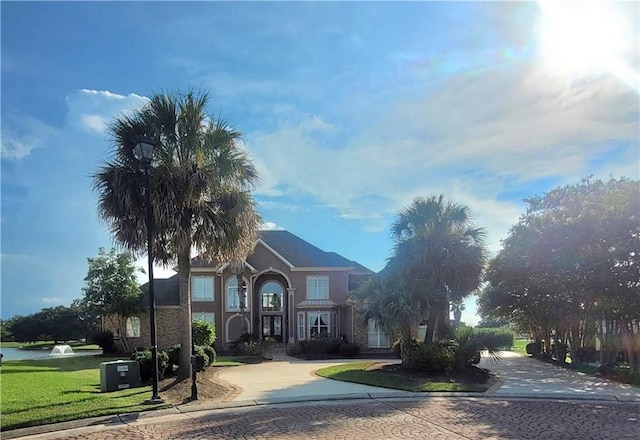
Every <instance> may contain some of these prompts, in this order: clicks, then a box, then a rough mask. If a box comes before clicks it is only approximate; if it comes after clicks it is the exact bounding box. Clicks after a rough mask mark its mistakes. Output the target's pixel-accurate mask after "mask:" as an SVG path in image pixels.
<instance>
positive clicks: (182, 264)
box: [178, 247, 191, 379]
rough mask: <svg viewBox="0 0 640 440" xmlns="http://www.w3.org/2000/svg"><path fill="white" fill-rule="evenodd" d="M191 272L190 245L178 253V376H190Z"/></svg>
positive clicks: (183, 377)
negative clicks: (179, 332) (179, 334)
mask: <svg viewBox="0 0 640 440" xmlns="http://www.w3.org/2000/svg"><path fill="white" fill-rule="evenodd" d="M190 274H191V256H190V247H187V250H186V252H185V251H182V252H180V254H179V255H178V276H179V278H180V323H181V326H180V328H181V332H182V335H181V338H180V345H181V347H180V366H179V368H178V378H179V379H187V378H190V377H191V292H190V289H189V284H190V280H189V277H190Z"/></svg>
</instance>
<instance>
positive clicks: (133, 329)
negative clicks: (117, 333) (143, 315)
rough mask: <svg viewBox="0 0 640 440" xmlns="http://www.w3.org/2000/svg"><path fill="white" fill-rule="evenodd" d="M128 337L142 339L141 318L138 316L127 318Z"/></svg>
mask: <svg viewBox="0 0 640 440" xmlns="http://www.w3.org/2000/svg"><path fill="white" fill-rule="evenodd" d="M126 326H127V337H128V338H139V337H140V318H138V317H137V316H131V317H129V318H127V324H126Z"/></svg>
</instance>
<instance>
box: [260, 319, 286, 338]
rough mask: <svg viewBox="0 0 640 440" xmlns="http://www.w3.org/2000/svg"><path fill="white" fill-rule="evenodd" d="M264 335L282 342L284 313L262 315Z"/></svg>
mask: <svg viewBox="0 0 640 440" xmlns="http://www.w3.org/2000/svg"><path fill="white" fill-rule="evenodd" d="M262 337H263V338H273V339H275V340H276V341H277V342H282V315H262Z"/></svg>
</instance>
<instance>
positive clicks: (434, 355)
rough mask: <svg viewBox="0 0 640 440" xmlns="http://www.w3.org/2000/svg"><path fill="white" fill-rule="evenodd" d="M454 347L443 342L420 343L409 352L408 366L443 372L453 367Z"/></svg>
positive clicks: (411, 368)
mask: <svg viewBox="0 0 640 440" xmlns="http://www.w3.org/2000/svg"><path fill="white" fill-rule="evenodd" d="M453 359H454V353H453V350H452V347H451V346H450V345H448V344H445V343H442V342H427V343H422V344H418V345H417V346H416V347H415V348H414V349H413V350H411V351H409V352H408V353H407V362H406V365H407V368H409V369H410V370H417V371H425V372H441V371H447V370H450V369H451V368H452V367H453Z"/></svg>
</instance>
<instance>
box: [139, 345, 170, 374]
mask: <svg viewBox="0 0 640 440" xmlns="http://www.w3.org/2000/svg"><path fill="white" fill-rule="evenodd" d="M131 359H133V360H135V361H138V363H139V364H140V379H142V380H151V378H152V375H153V366H152V362H151V350H142V351H135V352H133V354H132V355H131ZM168 365H169V355H168V354H167V352H166V351H163V350H160V351H158V376H159V378H160V379H162V378H164V374H165V371H166V369H167V366H168Z"/></svg>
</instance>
